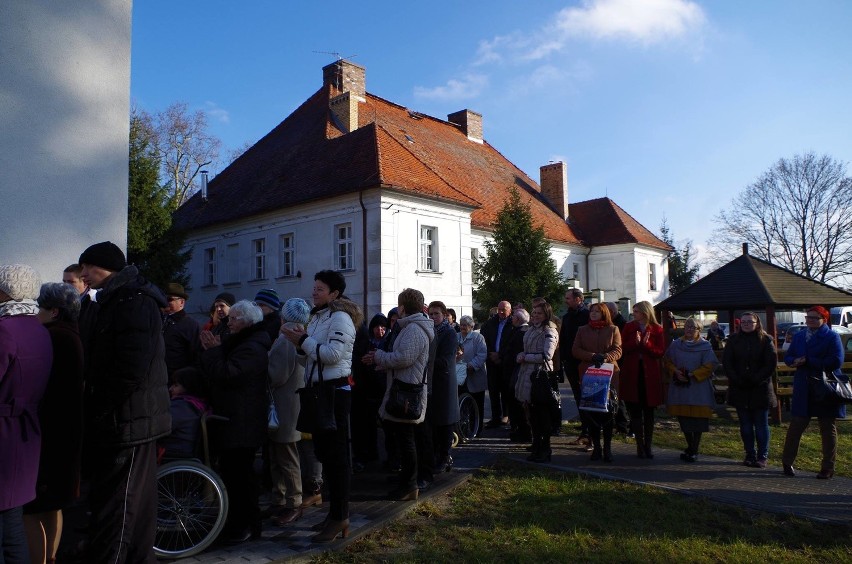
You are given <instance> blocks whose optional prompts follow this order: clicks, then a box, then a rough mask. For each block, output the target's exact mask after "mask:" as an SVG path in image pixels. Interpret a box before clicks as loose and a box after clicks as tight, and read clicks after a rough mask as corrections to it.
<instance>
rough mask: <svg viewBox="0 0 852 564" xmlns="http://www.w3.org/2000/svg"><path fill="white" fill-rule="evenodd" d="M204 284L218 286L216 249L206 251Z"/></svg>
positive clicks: (210, 248) (211, 248)
mask: <svg viewBox="0 0 852 564" xmlns="http://www.w3.org/2000/svg"><path fill="white" fill-rule="evenodd" d="M204 284H205V285H206V286H213V285H215V284H216V247H209V248H207V249H204Z"/></svg>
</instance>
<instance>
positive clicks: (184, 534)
mask: <svg viewBox="0 0 852 564" xmlns="http://www.w3.org/2000/svg"><path fill="white" fill-rule="evenodd" d="M208 420H223V421H226V420H227V418H225V417H218V416H215V415H207V414H204V415H202V416H201V442H202V445H201V446H202V456H203V460H204V462H202V461H201V460H198V459H187V460H173V461H170V462H168V463H166V464H163V465H162V466H160V467H159V468H158V469H157V532H156V536H155V538H154V553H155V554H156V556H157V557H158V558H164V559H174V558H184V557H187V556H192V555H195V554H198V553H199V552H201V551H203V550H204V549H206V548H207V547H209V546H210V545H211V544H213V542H214V541H215V540H216V537H217V536H219V533H220V532H221V531H222V528H223V527H224V526H225V519H226V518H227V516H228V492H227V491H226V490H225V485H224V483H223V482H222V479H221V478H220V477H219V475H218V474H216V472H214V471H213V470H212V468H211V467H210V450H209V446H208V445H209V440H208V430H207V421H208Z"/></svg>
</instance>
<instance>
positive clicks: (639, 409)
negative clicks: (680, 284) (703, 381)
mask: <svg viewBox="0 0 852 564" xmlns="http://www.w3.org/2000/svg"><path fill="white" fill-rule="evenodd" d="M621 346H622V347H623V349H624V356H623V357H622V359H621V374H620V377H619V380H620V381H619V387H618V395H619V399H621V400H623V401H624V402H625V403H626V404H627V409H628V411H629V412H630V427H631V430H632V431H633V434H634V435H635V436H636V456H638V457H639V458H654V452H653V451H652V450H651V447H652V444H653V437H654V409H656V407H657V406H658V405H660V404H662V403H663V378H662V374H661V372H660V358H661V357H662V356H663V352H665V350H666V342H665V338H664V337H663V326H662V325H660V324H659V323H658V322H657V318H656V316H655V315H654V307H653V306H652V305H651V303H650V302H646V301H642V302H639V303H637V304H636V305H635V306H633V321H630V322H629V323H627V324H626V325H625V326H624V329H622V330H621Z"/></svg>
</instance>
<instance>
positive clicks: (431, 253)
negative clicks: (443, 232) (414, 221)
mask: <svg viewBox="0 0 852 564" xmlns="http://www.w3.org/2000/svg"><path fill="white" fill-rule="evenodd" d="M420 270H428V271H432V272H437V271H438V228H437V227H426V226H425V225H421V226H420Z"/></svg>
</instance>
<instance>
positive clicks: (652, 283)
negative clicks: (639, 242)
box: [648, 262, 657, 291]
mask: <svg viewBox="0 0 852 564" xmlns="http://www.w3.org/2000/svg"><path fill="white" fill-rule="evenodd" d="M648 289H649V290H651V291H656V290H657V265H656V264H654V263H651V262H649V263H648Z"/></svg>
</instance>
